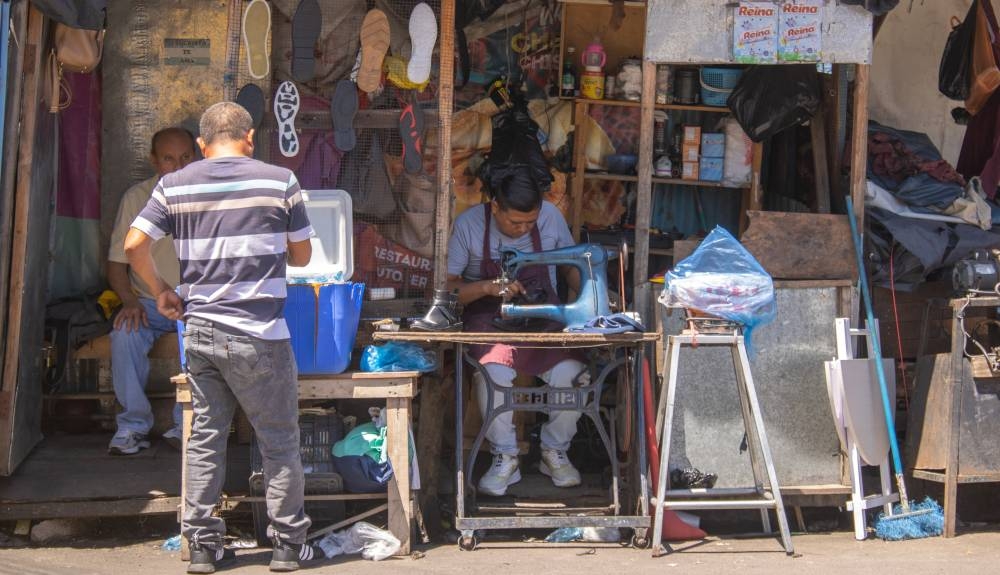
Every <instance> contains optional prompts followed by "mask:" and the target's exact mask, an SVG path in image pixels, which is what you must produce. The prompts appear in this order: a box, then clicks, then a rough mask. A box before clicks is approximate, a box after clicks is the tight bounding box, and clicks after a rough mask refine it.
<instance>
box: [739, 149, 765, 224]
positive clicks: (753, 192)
mask: <svg viewBox="0 0 1000 575" xmlns="http://www.w3.org/2000/svg"><path fill="white" fill-rule="evenodd" d="M752 154H753V160H752V161H751V168H750V169H751V175H750V193H749V194H747V195H746V196H744V197H745V200H746V201H745V202H744V203H743V205H742V206H740V233H741V234H742V233H743V230H745V229H747V226H748V225H749V224H750V219H749V216H748V215H747V212H749V211H751V210H753V211H760V210H763V209H764V183H763V181H762V180H761V169H762V167H763V165H764V144H762V143H759V142H756V143H754V144H753V147H752Z"/></svg>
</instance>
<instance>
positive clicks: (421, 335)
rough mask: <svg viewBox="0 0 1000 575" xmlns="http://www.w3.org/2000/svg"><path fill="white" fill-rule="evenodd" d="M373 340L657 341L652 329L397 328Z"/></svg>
mask: <svg viewBox="0 0 1000 575" xmlns="http://www.w3.org/2000/svg"><path fill="white" fill-rule="evenodd" d="M372 337H373V339H374V340H375V341H425V342H442V343H529V344H530V343H538V344H546V343H548V344H565V345H569V346H573V345H578V346H586V345H609V344H637V343H640V342H644V341H645V342H649V341H658V340H659V336H657V334H655V333H639V332H629V333H619V334H600V333H582V332H580V333H578V332H572V333H568V332H561V331H560V332H544V333H514V332H497V333H493V332H481V333H476V332H450V333H449V332H416V331H397V332H385V333H376V334H373V336H372Z"/></svg>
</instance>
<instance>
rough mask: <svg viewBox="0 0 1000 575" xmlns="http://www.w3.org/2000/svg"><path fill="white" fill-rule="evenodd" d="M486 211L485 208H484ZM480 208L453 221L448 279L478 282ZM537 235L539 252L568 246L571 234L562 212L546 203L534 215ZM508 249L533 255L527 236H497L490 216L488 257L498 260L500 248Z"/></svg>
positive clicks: (482, 222) (553, 271)
mask: <svg viewBox="0 0 1000 575" xmlns="http://www.w3.org/2000/svg"><path fill="white" fill-rule="evenodd" d="M487 209H489V208H487ZM484 212H485V210H484V209H483V206H482V205H477V206H473V207H471V208H469V209H467V210H466V211H464V212H462V214H461V215H459V216H458V218H456V219H455V229H454V231H452V233H451V238H450V239H449V240H448V275H453V276H462V278H463V279H465V280H466V281H470V282H474V281H479V280H480V279H482V278H481V277H480V274H479V271H480V266H481V265H482V261H483V233H484V230H485V229H486V216H485V213H484ZM535 225H536V226H538V232H539V235H540V236H541V239H542V250H543V251H546V250H554V249H556V248H563V247H566V246H572V245H574V244H575V243H576V242H574V241H573V236H572V234H570V233H569V226H568V225H566V219H565V218H563V215H562V212H560V211H559V208H557V207H555V206H554V205H553V204H551V203H549V202H542V209H541V210H540V211H539V212H538V222H537V223H536V224H535ZM501 246H503V247H511V248H515V249H518V250H521V251H523V252H533V251H535V250H534V249H533V248H532V246H531V233H530V232H529V233H527V234H524V235H523V236H521V237H520V238H512V237H510V236H506V235H504V234H502V233H500V230H499V229H497V222H496V218H494V217H492V214H491V215H490V257H491V258H492V259H494V260H498V259H500V247H501ZM549 274H550V278H551V280H552V285H553V286H555V285H556V268H555V266H550V268H549Z"/></svg>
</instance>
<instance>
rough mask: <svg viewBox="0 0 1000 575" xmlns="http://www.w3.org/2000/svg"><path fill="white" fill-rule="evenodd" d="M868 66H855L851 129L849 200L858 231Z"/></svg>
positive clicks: (865, 151)
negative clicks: (852, 207)
mask: <svg viewBox="0 0 1000 575" xmlns="http://www.w3.org/2000/svg"><path fill="white" fill-rule="evenodd" d="M869 67H870V66H869V65H868V64H858V65H856V66H855V74H854V124H853V126H852V129H851V200H852V201H853V202H854V217H856V218H857V219H858V229H859V230H863V229H864V227H863V225H864V216H865V187H866V184H865V180H866V173H867V170H868V71H869Z"/></svg>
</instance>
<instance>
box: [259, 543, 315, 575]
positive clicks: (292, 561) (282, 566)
mask: <svg viewBox="0 0 1000 575" xmlns="http://www.w3.org/2000/svg"><path fill="white" fill-rule="evenodd" d="M322 557H324V555H323V552H322V551H321V550H320V549H318V548H316V547H313V546H312V545H310V544H309V543H289V542H287V541H282V540H281V539H278V538H274V554H273V555H272V556H271V565H270V569H271V571H276V572H288V571H296V570H298V568H299V567H301V566H309V565H311V564H313V563H316V562H317V561H318V560H319V559H321V558H322Z"/></svg>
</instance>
